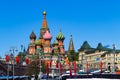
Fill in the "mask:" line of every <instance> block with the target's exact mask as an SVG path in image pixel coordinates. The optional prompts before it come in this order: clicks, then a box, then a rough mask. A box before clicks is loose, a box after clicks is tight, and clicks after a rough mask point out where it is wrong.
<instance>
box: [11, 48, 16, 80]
mask: <svg viewBox="0 0 120 80" xmlns="http://www.w3.org/2000/svg"><path fill="white" fill-rule="evenodd" d="M17 51H18V50H17V48H15V47H12V48H11V49H10V52H11V58H12V60H13V62H12V63H13V80H14V74H15V71H14V62H15V61H14V53H15V52H17Z"/></svg>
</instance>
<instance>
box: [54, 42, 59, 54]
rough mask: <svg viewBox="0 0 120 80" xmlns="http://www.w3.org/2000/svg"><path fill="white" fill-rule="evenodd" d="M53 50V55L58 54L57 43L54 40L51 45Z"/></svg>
mask: <svg viewBox="0 0 120 80" xmlns="http://www.w3.org/2000/svg"><path fill="white" fill-rule="evenodd" d="M53 49H54V53H55V54H58V41H57V40H55V41H54V43H53Z"/></svg>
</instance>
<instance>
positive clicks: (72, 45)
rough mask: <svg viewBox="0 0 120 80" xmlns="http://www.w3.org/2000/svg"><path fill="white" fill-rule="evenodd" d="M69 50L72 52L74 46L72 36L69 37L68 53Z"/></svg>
mask: <svg viewBox="0 0 120 80" xmlns="http://www.w3.org/2000/svg"><path fill="white" fill-rule="evenodd" d="M71 50H74V44H73V40H72V35H71V36H70V43H69V48H68V53H69V52H70V51H71Z"/></svg>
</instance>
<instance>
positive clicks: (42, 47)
mask: <svg viewBox="0 0 120 80" xmlns="http://www.w3.org/2000/svg"><path fill="white" fill-rule="evenodd" d="M51 40H52V35H51V33H50V29H49V27H48V24H47V20H46V11H44V12H43V22H42V27H41V29H40V36H39V38H38V40H36V35H35V33H34V32H33V31H32V33H31V34H30V43H29V45H28V53H29V55H36V54H37V52H38V51H37V50H39V53H40V52H43V53H44V58H43V59H44V60H45V61H46V62H50V61H51V59H52V61H55V62H56V61H57V60H58V55H60V57H61V59H64V58H65V56H67V54H68V53H66V51H65V48H64V40H65V36H64V35H63V33H62V32H61V31H60V32H59V33H58V35H57V36H56V40H54V43H53V44H51ZM68 49H69V50H68V52H69V51H70V50H74V45H73V41H72V36H71V38H70V44H69V48H68ZM53 55H56V57H55V56H53ZM67 60H68V58H67ZM55 64H56V63H55Z"/></svg>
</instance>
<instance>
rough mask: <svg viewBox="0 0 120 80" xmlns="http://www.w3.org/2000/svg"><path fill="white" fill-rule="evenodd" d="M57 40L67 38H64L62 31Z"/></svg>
mask: <svg viewBox="0 0 120 80" xmlns="http://www.w3.org/2000/svg"><path fill="white" fill-rule="evenodd" d="M56 39H57V40H64V39H65V37H64V35H63V33H62V32H61V31H60V32H59V33H58V35H57V36H56Z"/></svg>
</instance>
